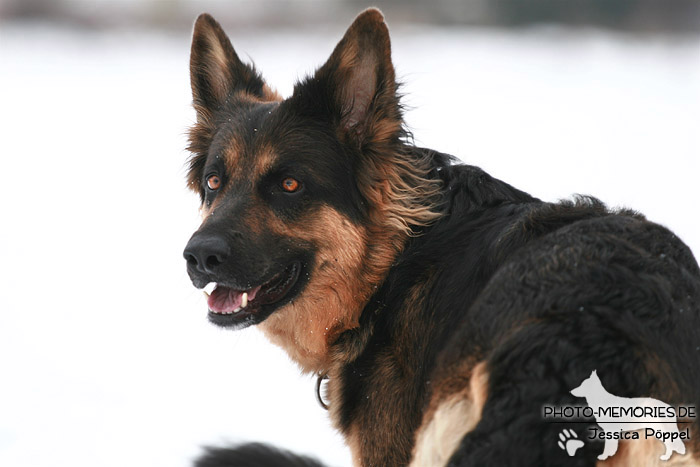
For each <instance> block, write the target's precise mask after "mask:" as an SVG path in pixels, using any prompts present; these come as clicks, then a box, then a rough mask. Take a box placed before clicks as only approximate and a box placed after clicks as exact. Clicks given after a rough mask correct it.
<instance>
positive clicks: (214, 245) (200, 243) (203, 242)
mask: <svg viewBox="0 0 700 467" xmlns="http://www.w3.org/2000/svg"><path fill="white" fill-rule="evenodd" d="M229 254H230V249H229V246H228V243H227V242H226V239H225V238H223V237H222V236H220V235H216V234H201V233H198V234H195V235H193V236H192V238H190V241H189V242H187V246H186V247H185V251H184V253H183V256H184V257H185V259H186V260H187V264H188V265H189V266H191V267H194V268H197V269H199V270H200V271H202V272H205V273H209V274H211V273H214V272H215V271H216V269H217V268H218V267H219V266H220V265H221V264H223V263H224V262H225V261H226V258H228V256H229Z"/></svg>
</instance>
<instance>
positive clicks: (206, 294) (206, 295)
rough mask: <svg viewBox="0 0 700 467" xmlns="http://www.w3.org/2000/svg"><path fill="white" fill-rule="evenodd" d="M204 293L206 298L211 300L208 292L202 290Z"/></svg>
mask: <svg viewBox="0 0 700 467" xmlns="http://www.w3.org/2000/svg"><path fill="white" fill-rule="evenodd" d="M202 292H204V296H205V297H207V298H209V294H208V293H207V291H206V290H202Z"/></svg>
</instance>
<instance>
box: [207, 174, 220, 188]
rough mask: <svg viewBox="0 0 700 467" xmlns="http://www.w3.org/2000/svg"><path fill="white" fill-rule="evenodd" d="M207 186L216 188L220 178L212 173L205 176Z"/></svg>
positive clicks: (218, 185)
mask: <svg viewBox="0 0 700 467" xmlns="http://www.w3.org/2000/svg"><path fill="white" fill-rule="evenodd" d="M207 186H208V187H209V189H210V190H218V189H219V187H220V186H221V179H220V178H219V176H218V175H212V176H210V177H209V178H207Z"/></svg>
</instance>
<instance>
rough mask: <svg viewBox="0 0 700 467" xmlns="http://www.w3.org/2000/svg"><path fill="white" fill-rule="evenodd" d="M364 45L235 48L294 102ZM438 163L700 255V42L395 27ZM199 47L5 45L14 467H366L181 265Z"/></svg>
mask: <svg viewBox="0 0 700 467" xmlns="http://www.w3.org/2000/svg"><path fill="white" fill-rule="evenodd" d="M341 34H342V31H340V30H339V31H323V32H318V33H315V32H306V33H300V32H294V31H282V32H280V31H248V32H246V33H243V32H240V31H239V32H237V31H233V34H232V38H233V43H234V46H235V47H236V48H237V50H238V51H239V53H240V54H241V56H242V57H246V56H248V55H249V56H251V57H253V58H254V59H255V61H256V64H257V65H258V67H259V68H260V69H261V70H263V72H264V74H265V76H266V77H267V78H268V80H269V82H270V83H271V84H273V85H274V86H277V87H278V89H279V90H280V91H281V92H282V93H283V94H285V95H289V93H290V92H291V86H292V83H293V82H294V81H295V80H296V79H297V78H299V77H301V76H303V75H305V74H306V73H308V72H310V71H312V70H313V69H314V67H316V66H318V65H320V64H321V63H322V61H323V60H324V59H325V58H326V57H327V56H328V54H329V53H330V51H331V49H332V47H333V45H334V43H335V41H337V40H338V39H339V38H340V35H341ZM393 44H394V57H395V63H396V67H397V72H398V75H399V76H400V77H402V79H403V81H404V82H405V83H406V85H405V86H404V87H403V91H404V92H405V93H407V94H408V96H407V98H406V103H407V104H408V105H409V106H410V107H411V110H410V111H409V112H408V113H407V120H408V122H409V124H410V126H411V128H412V129H413V131H414V133H415V136H416V141H417V143H418V144H421V145H425V146H430V147H434V148H436V149H440V150H443V151H445V152H451V153H453V154H456V155H459V156H460V157H461V158H463V160H465V161H467V162H469V163H471V164H475V165H479V166H481V167H483V168H484V169H486V170H487V171H489V172H490V173H492V175H494V176H497V177H499V178H501V179H504V180H506V181H508V182H509V183H511V184H513V185H515V186H517V187H519V188H521V189H524V190H526V191H529V192H531V193H533V194H535V195H537V196H539V197H541V198H544V199H548V200H554V199H558V198H562V197H566V196H569V195H570V194H571V193H591V194H594V195H596V196H598V197H600V198H601V199H603V200H604V201H606V202H608V203H609V204H611V205H614V206H618V205H624V206H630V207H633V208H635V209H638V210H640V211H642V212H644V213H645V214H647V215H648V217H649V218H651V219H653V220H655V221H658V222H660V223H662V224H665V225H667V226H669V227H671V228H672V229H673V230H675V231H676V232H677V234H678V235H679V236H680V237H681V238H682V239H684V240H685V241H686V242H687V243H688V244H689V245H690V246H691V248H693V249H694V251H700V223H698V221H697V215H694V214H692V213H693V212H697V204H698V203H697V202H698V200H699V199H698V194H697V193H698V192H697V189H696V180H697V176H698V173H699V169H700V162H699V161H700V157H699V156H700V138H699V136H698V135H699V133H698V131H697V125H698V123H697V122H699V121H700V41H699V40H698V39H694V38H691V39H684V40H677V39H669V38H663V37H662V38H659V37H656V38H651V39H650V38H644V37H640V36H619V35H614V34H609V33H601V32H597V31H585V30H584V31H578V32H567V31H562V30H555V29H548V30H547V29H539V30H522V31H519V32H499V31H490V30H457V29H453V30H440V29H424V28H407V27H404V28H397V29H396V30H395V31H393ZM188 53H189V38H188V37H186V36H185V35H184V34H183V35H178V34H170V35H157V34H146V33H142V32H135V31H122V32H111V33H86V32H76V31H71V30H68V29H59V28H56V27H54V26H47V25H37V24H34V25H27V24H25V25H7V24H5V25H3V27H2V28H1V29H0V102H2V110H0V132H1V133H2V137H1V139H0V141H1V142H2V156H0V157H2V174H3V176H2V179H3V180H2V183H1V184H0V200H1V202H2V213H3V226H4V227H3V228H2V230H1V235H2V237H1V241H0V258H2V269H1V270H0V274H1V277H0V284H2V286H1V288H0V310H1V311H0V313H1V314H0V380H1V381H2V384H1V385H0V465H4V466H15V467H24V466H31V467H42V466H95V465H99V466H105V467H110V466H124V465H131V466H149V467H150V466H186V465H189V463H190V462H191V459H192V458H193V457H195V456H196V455H197V453H198V452H199V447H200V446H201V445H205V444H208V445H212V444H222V443H225V442H229V441H243V440H250V441H254V440H256V441H268V442H271V443H273V444H276V445H278V446H283V447H287V448H290V449H293V450H294V451H296V452H299V453H310V454H314V455H316V456H318V457H319V458H321V459H323V460H324V461H325V462H327V463H329V464H330V465H334V466H346V465H350V456H349V451H348V449H347V448H346V447H345V446H344V443H343V441H342V438H341V437H340V436H339V435H338V434H337V433H335V432H334V430H333V429H332V428H331V425H330V422H329V421H328V417H327V414H326V412H325V411H324V410H322V409H321V408H320V407H319V406H318V405H317V403H316V401H315V397H314V383H315V381H314V380H313V378H311V377H308V376H301V375H300V374H299V371H298V370H297V369H296V368H295V367H294V365H293V364H292V363H291V362H290V361H289V360H288V358H287V357H286V356H285V355H284V354H283V353H282V352H281V351H280V350H279V349H277V348H276V347H273V346H272V344H269V343H268V342H267V341H266V340H265V339H264V338H263V337H262V336H261V335H260V334H259V333H258V332H257V330H255V329H248V330H244V331H240V332H226V331H222V330H219V329H216V328H214V327H213V326H210V325H209V324H208V323H207V322H206V318H205V311H206V309H205V302H204V298H203V297H202V295H201V292H198V291H196V290H195V289H194V288H193V287H192V286H191V284H190V283H189V280H188V278H187V274H186V272H185V265H184V260H183V259H182V256H181V252H182V249H183V248H184V245H185V243H186V241H187V239H188V238H189V236H190V234H191V233H192V232H193V231H194V230H195V229H196V227H197V225H198V214H197V199H196V196H195V195H193V194H191V193H189V192H187V191H186V190H185V188H184V185H185V183H184V174H185V159H186V157H187V154H186V152H185V150H184V148H185V146H186V141H185V140H186V137H185V134H186V129H187V127H188V126H189V125H190V124H191V123H192V121H193V118H194V115H193V111H192V110H191V108H190V95H189V92H190V91H189V82H188V79H189V77H188Z"/></svg>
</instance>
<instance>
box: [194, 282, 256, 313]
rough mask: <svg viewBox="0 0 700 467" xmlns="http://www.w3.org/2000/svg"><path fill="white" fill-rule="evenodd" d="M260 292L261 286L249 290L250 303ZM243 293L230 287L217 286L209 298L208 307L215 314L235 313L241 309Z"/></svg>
mask: <svg viewBox="0 0 700 467" xmlns="http://www.w3.org/2000/svg"><path fill="white" fill-rule="evenodd" d="M259 290H260V286H258V287H255V288H253V289H250V290H248V291H247V292H248V302H249V303H250V301H251V300H253V299H254V298H255V295H256V294H257V293H258V291H259ZM243 292H245V290H244V291H238V290H233V289H230V288H228V287H223V286H217V287H216V288H215V289H214V291H213V292H212V293H211V295H210V296H209V299H208V300H207V305H208V306H209V309H210V310H211V311H213V312H214V313H233V312H234V311H235V310H236V309H238V308H240V306H241V302H242V301H243Z"/></svg>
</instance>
